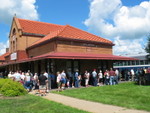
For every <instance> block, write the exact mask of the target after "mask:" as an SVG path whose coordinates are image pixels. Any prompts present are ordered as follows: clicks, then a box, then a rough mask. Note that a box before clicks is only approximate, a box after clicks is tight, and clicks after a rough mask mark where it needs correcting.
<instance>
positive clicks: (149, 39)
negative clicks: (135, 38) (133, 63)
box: [145, 34, 150, 54]
mask: <svg viewBox="0 0 150 113" xmlns="http://www.w3.org/2000/svg"><path fill="white" fill-rule="evenodd" d="M147 41H148V42H147V45H146V47H145V51H146V52H147V53H149V54H150V34H149V35H148V37H147Z"/></svg>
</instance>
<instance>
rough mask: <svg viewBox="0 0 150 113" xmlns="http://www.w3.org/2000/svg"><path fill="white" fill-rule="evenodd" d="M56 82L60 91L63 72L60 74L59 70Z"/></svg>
mask: <svg viewBox="0 0 150 113" xmlns="http://www.w3.org/2000/svg"><path fill="white" fill-rule="evenodd" d="M56 82H57V87H58V91H60V88H61V74H60V72H59V71H58V72H57V79H56Z"/></svg>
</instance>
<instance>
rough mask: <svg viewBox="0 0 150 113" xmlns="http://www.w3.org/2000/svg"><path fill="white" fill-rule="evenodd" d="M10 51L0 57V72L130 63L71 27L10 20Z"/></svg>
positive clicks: (101, 41)
mask: <svg viewBox="0 0 150 113" xmlns="http://www.w3.org/2000/svg"><path fill="white" fill-rule="evenodd" d="M9 44H10V45H9V51H7V52H6V53H5V54H4V55H2V56H0V62H1V64H0V71H7V72H9V71H16V70H22V71H27V70H31V72H33V73H34V72H37V73H41V72H44V71H47V72H51V73H56V71H61V70H66V71H67V70H71V71H72V72H74V70H75V69H78V70H79V71H80V72H81V73H83V72H84V71H85V70H92V69H102V70H105V69H109V68H110V67H112V66H113V62H114V61H118V60H119V61H121V60H133V58H129V57H121V56H115V55H113V54H112V46H114V44H113V43H112V42H111V41H109V40H107V39H104V38H101V37H99V36H96V35H93V34H91V33H88V32H86V31H83V30H80V29H78V28H75V27H72V26H70V25H57V24H51V23H44V22H38V21H31V20H25V19H20V18H16V17H14V18H13V21H12V25H11V29H10V34H9Z"/></svg>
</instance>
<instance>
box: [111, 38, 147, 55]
mask: <svg viewBox="0 0 150 113" xmlns="http://www.w3.org/2000/svg"><path fill="white" fill-rule="evenodd" d="M142 42H143V39H134V40H132V41H130V40H120V38H119V37H116V38H115V41H114V43H115V46H114V47H113V50H114V54H117V55H126V54H129V55H135V54H139V53H145V51H144V49H143V47H142Z"/></svg>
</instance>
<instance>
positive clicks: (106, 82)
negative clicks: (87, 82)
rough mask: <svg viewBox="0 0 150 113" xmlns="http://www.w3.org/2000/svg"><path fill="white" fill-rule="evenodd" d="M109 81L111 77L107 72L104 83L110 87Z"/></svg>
mask: <svg viewBox="0 0 150 113" xmlns="http://www.w3.org/2000/svg"><path fill="white" fill-rule="evenodd" d="M109 79H110V77H109V71H108V70H106V71H105V72H104V83H105V84H106V85H109Z"/></svg>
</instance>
